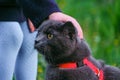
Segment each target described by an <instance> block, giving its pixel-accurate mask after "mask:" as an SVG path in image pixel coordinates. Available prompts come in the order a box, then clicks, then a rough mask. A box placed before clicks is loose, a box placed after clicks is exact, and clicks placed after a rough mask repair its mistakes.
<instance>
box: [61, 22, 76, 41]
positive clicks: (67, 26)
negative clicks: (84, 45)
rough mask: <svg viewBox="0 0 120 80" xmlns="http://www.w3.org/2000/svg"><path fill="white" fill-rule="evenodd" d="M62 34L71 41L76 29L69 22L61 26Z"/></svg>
mask: <svg viewBox="0 0 120 80" xmlns="http://www.w3.org/2000/svg"><path fill="white" fill-rule="evenodd" d="M63 32H64V33H65V34H67V35H68V37H69V38H70V39H73V38H74V37H75V36H76V34H77V31H76V28H75V27H74V25H73V24H72V22H70V21H68V22H66V23H65V24H64V25H63Z"/></svg>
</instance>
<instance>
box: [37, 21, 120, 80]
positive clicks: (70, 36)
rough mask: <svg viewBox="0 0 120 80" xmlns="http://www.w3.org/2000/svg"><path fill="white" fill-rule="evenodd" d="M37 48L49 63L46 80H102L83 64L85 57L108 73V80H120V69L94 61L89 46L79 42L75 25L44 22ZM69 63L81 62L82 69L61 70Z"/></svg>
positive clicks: (80, 67) (38, 37)
mask: <svg viewBox="0 0 120 80" xmlns="http://www.w3.org/2000/svg"><path fill="white" fill-rule="evenodd" d="M48 34H53V38H52V39H48V38H47V35H48ZM35 48H37V50H38V51H39V52H41V53H42V54H43V55H44V56H45V60H46V61H47V63H48V65H47V70H46V80H98V77H97V76H96V75H95V73H94V72H93V71H92V70H91V69H90V68H89V67H87V66H86V65H84V64H83V63H82V60H83V58H85V57H88V59H89V60H90V61H91V62H92V63H93V64H94V65H96V66H97V67H98V68H100V69H102V70H103V71H104V80H120V69H118V68H116V67H111V66H108V65H104V62H102V61H98V60H96V59H94V58H93V57H92V56H91V52H90V49H89V47H88V45H87V44H86V43H85V41H84V40H83V39H79V37H78V36H77V30H76V29H75V27H74V26H73V25H72V23H71V22H66V23H63V22H58V21H46V22H44V23H43V24H42V25H41V26H40V27H39V28H38V35H37V37H36V42H35ZM66 62H77V64H78V68H76V69H62V68H59V67H58V66H57V65H58V64H60V63H66Z"/></svg>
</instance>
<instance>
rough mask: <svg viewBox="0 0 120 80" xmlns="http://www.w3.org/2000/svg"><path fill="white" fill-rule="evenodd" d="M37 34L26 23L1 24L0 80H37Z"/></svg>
mask: <svg viewBox="0 0 120 80" xmlns="http://www.w3.org/2000/svg"><path fill="white" fill-rule="evenodd" d="M36 33H37V32H33V33H30V32H29V30H28V27H27V24H26V22H22V23H18V22H0V80H12V78H13V75H14V76H15V79H16V80H36V75H37V62H38V61H37V51H36V50H35V49H34V39H35V36H36Z"/></svg>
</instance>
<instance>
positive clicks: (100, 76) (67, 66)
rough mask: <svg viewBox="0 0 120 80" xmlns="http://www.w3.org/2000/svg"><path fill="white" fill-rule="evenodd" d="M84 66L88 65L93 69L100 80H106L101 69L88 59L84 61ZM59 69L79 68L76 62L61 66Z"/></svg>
mask: <svg viewBox="0 0 120 80" xmlns="http://www.w3.org/2000/svg"><path fill="white" fill-rule="evenodd" d="M83 64H84V65H87V66H88V67H89V68H90V69H92V71H93V72H94V73H95V74H96V75H97V76H98V78H99V80H104V75H103V70H100V69H99V68H97V67H96V66H95V65H94V64H93V63H92V62H91V61H89V60H88V59H87V58H84V59H83ZM59 68H67V69H68V68H69V69H71V68H72V69H75V68H77V63H76V62H70V63H64V64H60V65H59Z"/></svg>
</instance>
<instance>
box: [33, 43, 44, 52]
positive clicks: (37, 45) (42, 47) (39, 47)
mask: <svg viewBox="0 0 120 80" xmlns="http://www.w3.org/2000/svg"><path fill="white" fill-rule="evenodd" d="M34 47H35V49H37V50H38V51H39V52H40V53H42V54H44V53H45V46H42V45H40V44H39V43H35V46H34Z"/></svg>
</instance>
